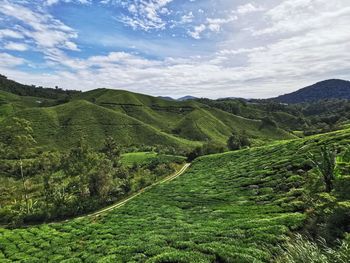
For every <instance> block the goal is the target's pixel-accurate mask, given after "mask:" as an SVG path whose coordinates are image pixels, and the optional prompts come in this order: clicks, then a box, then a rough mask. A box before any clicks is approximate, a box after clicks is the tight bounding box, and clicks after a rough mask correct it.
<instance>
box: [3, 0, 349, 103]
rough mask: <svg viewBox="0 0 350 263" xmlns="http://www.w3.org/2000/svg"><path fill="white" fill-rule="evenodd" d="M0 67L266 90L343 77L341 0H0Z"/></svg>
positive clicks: (61, 82)
mask: <svg viewBox="0 0 350 263" xmlns="http://www.w3.org/2000/svg"><path fill="white" fill-rule="evenodd" d="M0 73H1V74H4V75H7V76H8V77H9V78H11V79H15V80H17V81H20V82H22V83H27V84H36V85H43V86H49V87H54V86H56V85H58V86H59V87H61V88H64V89H79V90H90V89H94V88H101V87H107V88H115V89H127V90H131V91H136V92H141V93H146V94H151V95H162V96H165V95H170V96H174V97H179V96H183V95H187V94H191V95H195V96H203V97H211V98H218V97H227V96H232V97H247V98H266V97H271V96H275V95H279V94H284V93H287V92H290V91H293V90H296V89H298V88H301V87H303V86H306V85H308V84H313V83H314V82H317V81H320V80H324V79H328V78H342V79H350V1H349V0H332V1H330V0H255V1H254V0H252V1H249V0H248V1H243V0H96V1H95V0H42V1H39V0H30V1H29V0H28V1H27V0H5V1H4V0H0Z"/></svg>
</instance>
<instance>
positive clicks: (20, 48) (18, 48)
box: [4, 42, 28, 51]
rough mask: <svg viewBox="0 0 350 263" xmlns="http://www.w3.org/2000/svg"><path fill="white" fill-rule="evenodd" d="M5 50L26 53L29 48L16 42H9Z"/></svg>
mask: <svg viewBox="0 0 350 263" xmlns="http://www.w3.org/2000/svg"><path fill="white" fill-rule="evenodd" d="M4 48H5V49H8V50H14V51H26V50H28V46H27V45H26V44H23V43H15V42H8V43H6V44H5V46H4Z"/></svg>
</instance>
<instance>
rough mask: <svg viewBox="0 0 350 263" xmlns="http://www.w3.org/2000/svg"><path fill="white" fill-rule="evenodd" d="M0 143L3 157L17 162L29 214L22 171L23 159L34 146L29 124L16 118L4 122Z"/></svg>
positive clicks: (0, 131)
mask: <svg viewBox="0 0 350 263" xmlns="http://www.w3.org/2000/svg"><path fill="white" fill-rule="evenodd" d="M0 142H1V144H2V146H3V147H4V149H5V155H6V156H5V157H6V158H9V159H14V160H16V161H17V165H18V166H19V171H20V177H21V180H22V185H23V192H24V199H25V202H26V211H27V214H29V212H30V211H29V210H30V203H29V197H28V190H27V187H26V178H25V174H24V169H23V159H24V158H26V157H27V156H28V155H29V154H30V153H31V151H32V149H33V146H34V145H35V144H36V141H35V139H34V137H33V129H32V127H31V123H30V122H29V121H27V120H25V119H20V118H16V117H13V118H11V119H8V120H6V121H5V122H4V123H3V126H2V127H1V130H0Z"/></svg>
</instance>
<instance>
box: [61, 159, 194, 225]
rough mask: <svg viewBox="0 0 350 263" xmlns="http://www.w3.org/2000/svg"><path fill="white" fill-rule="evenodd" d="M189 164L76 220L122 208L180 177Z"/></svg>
mask: <svg viewBox="0 0 350 263" xmlns="http://www.w3.org/2000/svg"><path fill="white" fill-rule="evenodd" d="M190 165H191V163H186V164H185V165H184V166H182V168H181V169H180V170H179V171H177V172H175V173H174V174H172V175H169V176H167V177H166V178H164V179H162V180H160V181H158V182H156V183H154V184H151V185H150V186H147V187H145V188H143V189H141V190H140V191H138V192H137V193H135V194H133V195H131V196H130V197H128V198H126V199H124V200H121V201H119V202H117V203H115V204H114V205H112V206H109V207H106V208H104V209H102V210H99V211H97V212H94V213H92V214H89V215H85V216H81V217H77V218H76V219H83V218H87V217H96V216H100V215H101V214H104V213H106V212H108V211H111V210H114V209H117V208H119V207H122V206H123V205H125V204H126V203H127V202H129V201H130V200H132V199H134V198H135V197H137V196H139V195H140V194H142V193H144V192H146V191H147V190H149V189H151V188H152V187H154V186H156V185H159V184H164V183H167V182H170V181H172V180H174V179H175V178H177V177H179V176H180V175H182V174H183V173H184V172H185V171H186V170H187V168H188V167H190ZM66 221H69V220H66Z"/></svg>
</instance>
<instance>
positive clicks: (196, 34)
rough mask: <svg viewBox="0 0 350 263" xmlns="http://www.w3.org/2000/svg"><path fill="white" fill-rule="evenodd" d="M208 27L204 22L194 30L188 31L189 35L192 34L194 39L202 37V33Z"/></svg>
mask: <svg viewBox="0 0 350 263" xmlns="http://www.w3.org/2000/svg"><path fill="white" fill-rule="evenodd" d="M206 28H207V26H206V25H204V24H202V25H199V26H195V27H194V28H193V31H188V35H190V36H191V37H193V38H194V39H201V34H202V33H203V32H204V31H205V29H206Z"/></svg>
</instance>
